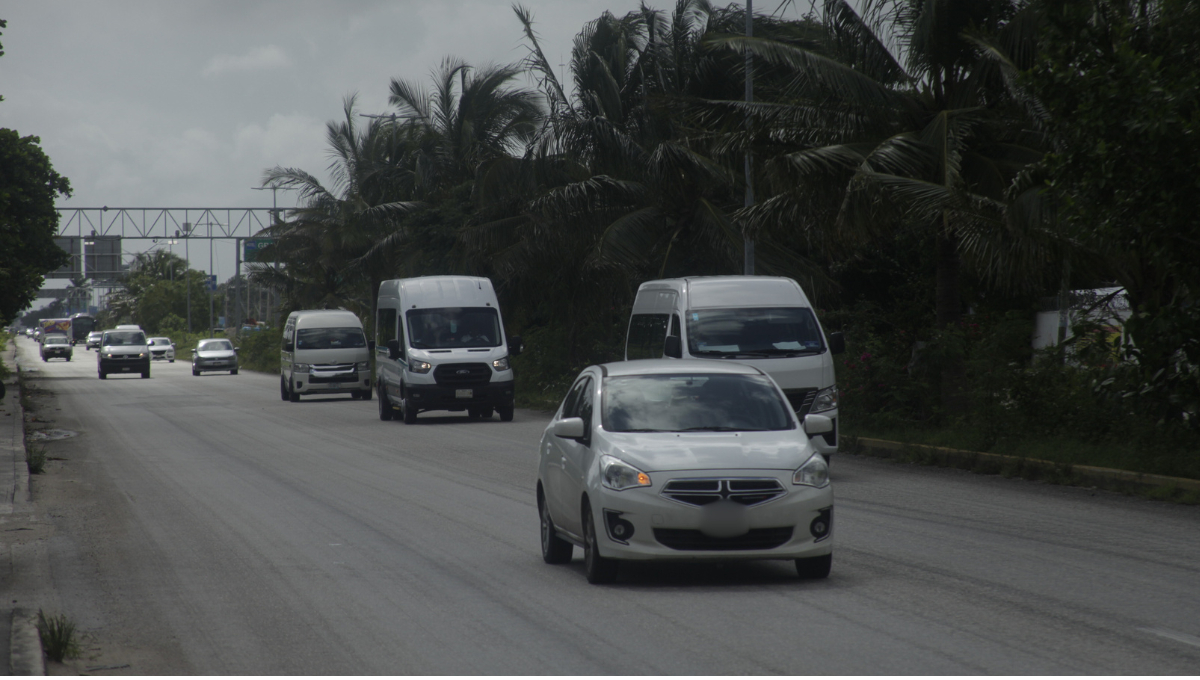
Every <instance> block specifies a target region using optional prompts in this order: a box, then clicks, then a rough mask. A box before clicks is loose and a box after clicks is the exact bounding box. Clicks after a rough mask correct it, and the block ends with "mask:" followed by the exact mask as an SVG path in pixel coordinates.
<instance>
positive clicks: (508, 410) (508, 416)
mask: <svg viewBox="0 0 1200 680" xmlns="http://www.w3.org/2000/svg"><path fill="white" fill-rule="evenodd" d="M496 411H497V412H498V413H499V414H500V422H502V423H511V422H512V419H513V405H512V404H511V403H508V404H501V405H500V406H497V407H496Z"/></svg>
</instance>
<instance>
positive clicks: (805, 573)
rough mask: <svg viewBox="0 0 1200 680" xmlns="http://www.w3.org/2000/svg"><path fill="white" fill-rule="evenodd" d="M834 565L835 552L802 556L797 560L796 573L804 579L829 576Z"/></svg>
mask: <svg viewBox="0 0 1200 680" xmlns="http://www.w3.org/2000/svg"><path fill="white" fill-rule="evenodd" d="M832 566H833V553H829V554H828V555H821V556H820V557H802V558H800V559H797V560H796V574H797V575H798V576H799V577H800V578H802V579H818V578H825V577H827V576H829V570H830V568H831V567H832Z"/></svg>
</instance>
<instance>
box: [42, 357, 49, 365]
mask: <svg viewBox="0 0 1200 680" xmlns="http://www.w3.org/2000/svg"><path fill="white" fill-rule="evenodd" d="M42 363H43V364H48V363H50V360H49V359H47V358H46V357H42Z"/></svg>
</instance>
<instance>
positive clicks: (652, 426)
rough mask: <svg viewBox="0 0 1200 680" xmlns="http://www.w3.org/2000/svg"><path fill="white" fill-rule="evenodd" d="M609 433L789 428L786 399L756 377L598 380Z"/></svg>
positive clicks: (692, 376) (762, 378)
mask: <svg viewBox="0 0 1200 680" xmlns="http://www.w3.org/2000/svg"><path fill="white" fill-rule="evenodd" d="M603 408H604V411H603V415H602V418H603V423H604V429H606V430H608V431H609V432H748V431H759V430H790V429H793V428H794V424H793V421H792V418H791V416H790V415H789V412H790V410H789V408H788V405H787V402H785V401H784V400H783V397H781V396H780V395H779V392H778V391H777V390H776V389H775V385H774V384H773V383H772V382H771V380H770V378H767V377H766V376H761V375H725V374H711V373H710V374H705V373H700V374H677V375H632V376H614V377H611V378H606V379H605V381H604V405H603Z"/></svg>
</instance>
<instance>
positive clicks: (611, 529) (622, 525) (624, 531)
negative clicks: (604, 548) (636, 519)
mask: <svg viewBox="0 0 1200 680" xmlns="http://www.w3.org/2000/svg"><path fill="white" fill-rule="evenodd" d="M604 526H605V527H606V528H607V529H608V537H609V538H611V539H612V540H614V541H616V542H618V543H624V544H626V545H628V544H629V539H630V537H631V536H633V524H632V523H631V522H630V521H629V520H626V519H621V513H619V512H617V511H616V510H605V511H604Z"/></svg>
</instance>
